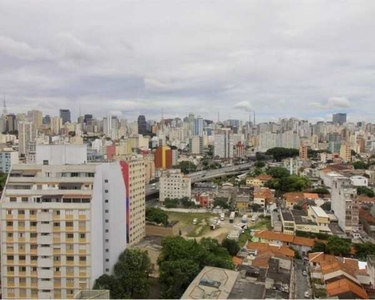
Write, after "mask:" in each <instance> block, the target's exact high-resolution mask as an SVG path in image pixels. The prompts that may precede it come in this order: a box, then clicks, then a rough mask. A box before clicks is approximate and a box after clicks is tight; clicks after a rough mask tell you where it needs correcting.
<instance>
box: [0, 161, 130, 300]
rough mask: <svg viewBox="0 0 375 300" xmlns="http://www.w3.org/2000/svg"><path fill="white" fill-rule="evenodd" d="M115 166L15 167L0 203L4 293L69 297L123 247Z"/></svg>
mask: <svg viewBox="0 0 375 300" xmlns="http://www.w3.org/2000/svg"><path fill="white" fill-rule="evenodd" d="M125 196H126V188H125V183H124V177H123V175H122V167H121V165H120V163H118V162H114V163H107V164H97V165H95V164H84V165H15V166H14V167H13V168H12V170H11V172H10V175H9V177H8V181H7V183H6V187H5V189H4V192H3V194H2V198H1V204H0V212H1V213H0V218H1V242H2V244H1V281H2V296H3V298H17V299H19V298H24V299H25V298H27V299H30V298H34V299H35V298H40V299H51V298H73V297H74V295H75V294H76V293H77V292H78V291H79V290H85V289H91V288H92V286H93V284H94V282H95V280H96V279H97V278H98V277H99V276H101V275H102V274H105V273H107V274H109V273H111V272H112V269H113V266H114V264H115V263H116V262H117V259H118V256H119V255H120V253H122V252H123V251H124V250H125V248H126V245H127V243H126V231H127V229H126V228H127V225H126V223H127V222H126V203H125Z"/></svg>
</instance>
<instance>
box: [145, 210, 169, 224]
mask: <svg viewBox="0 0 375 300" xmlns="http://www.w3.org/2000/svg"><path fill="white" fill-rule="evenodd" d="M146 220H147V221H150V222H154V223H156V224H163V225H164V226H167V225H168V215H167V214H166V213H165V211H164V210H162V209H160V208H157V207H147V208H146Z"/></svg>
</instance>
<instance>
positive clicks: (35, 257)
mask: <svg viewBox="0 0 375 300" xmlns="http://www.w3.org/2000/svg"><path fill="white" fill-rule="evenodd" d="M30 259H31V260H33V261H37V260H38V256H35V255H33V256H31V258H30Z"/></svg>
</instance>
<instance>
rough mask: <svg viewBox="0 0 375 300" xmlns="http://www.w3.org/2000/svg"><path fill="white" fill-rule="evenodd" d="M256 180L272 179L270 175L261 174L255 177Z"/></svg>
mask: <svg viewBox="0 0 375 300" xmlns="http://www.w3.org/2000/svg"><path fill="white" fill-rule="evenodd" d="M255 178H256V179H259V180H261V181H268V180H271V179H272V176H271V175H268V174H260V175H259V176H257V177H255Z"/></svg>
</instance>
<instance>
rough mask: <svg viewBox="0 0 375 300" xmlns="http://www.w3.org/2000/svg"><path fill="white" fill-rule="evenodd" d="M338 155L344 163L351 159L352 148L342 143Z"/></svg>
mask: <svg viewBox="0 0 375 300" xmlns="http://www.w3.org/2000/svg"><path fill="white" fill-rule="evenodd" d="M340 157H341V158H342V160H343V161H344V162H346V163H350V162H351V161H352V150H351V148H350V145H349V144H347V143H343V144H342V145H341V147H340Z"/></svg>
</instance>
